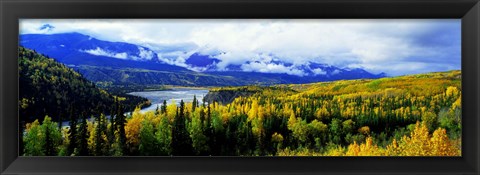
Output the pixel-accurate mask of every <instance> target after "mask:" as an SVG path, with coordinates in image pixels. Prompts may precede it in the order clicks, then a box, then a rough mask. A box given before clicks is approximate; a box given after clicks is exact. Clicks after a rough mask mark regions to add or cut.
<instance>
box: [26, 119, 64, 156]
mask: <svg viewBox="0 0 480 175" xmlns="http://www.w3.org/2000/svg"><path fill="white" fill-rule="evenodd" d="M61 143H62V134H61V132H60V130H59V129H58V125H57V123H55V122H52V119H51V118H50V117H48V116H45V118H44V120H43V122H42V124H41V125H40V123H39V122H38V120H35V121H34V122H33V123H32V124H29V125H28V126H27V129H26V135H25V137H24V144H25V147H24V149H25V150H24V153H25V155H26V156H56V155H57V154H58V148H59V146H60V144H61Z"/></svg>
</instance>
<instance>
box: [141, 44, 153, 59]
mask: <svg viewBox="0 0 480 175" xmlns="http://www.w3.org/2000/svg"><path fill="white" fill-rule="evenodd" d="M138 50H139V52H140V53H139V54H138V56H140V59H141V60H151V59H152V58H153V56H154V55H155V53H154V52H153V51H151V50H146V49H144V48H143V47H138Z"/></svg>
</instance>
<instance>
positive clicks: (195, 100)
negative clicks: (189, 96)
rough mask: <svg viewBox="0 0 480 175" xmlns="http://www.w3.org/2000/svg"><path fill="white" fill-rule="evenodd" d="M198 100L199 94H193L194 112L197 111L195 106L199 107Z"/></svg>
mask: <svg viewBox="0 0 480 175" xmlns="http://www.w3.org/2000/svg"><path fill="white" fill-rule="evenodd" d="M197 103H198V101H197V96H196V95H193V101H192V112H195V108H196V107H197V105H198V104H197Z"/></svg>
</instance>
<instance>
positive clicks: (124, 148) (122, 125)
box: [116, 105, 128, 155]
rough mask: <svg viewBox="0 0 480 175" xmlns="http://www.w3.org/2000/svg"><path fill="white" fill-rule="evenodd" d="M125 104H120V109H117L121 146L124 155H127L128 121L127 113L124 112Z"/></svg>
mask: <svg viewBox="0 0 480 175" xmlns="http://www.w3.org/2000/svg"><path fill="white" fill-rule="evenodd" d="M123 113H124V112H123V106H122V105H119V107H118V110H117V121H116V124H117V129H118V135H119V141H120V147H121V150H122V152H123V155H127V153H128V151H127V146H126V145H127V137H126V135H125V123H126V122H127V120H126V118H125V115H124V114H123Z"/></svg>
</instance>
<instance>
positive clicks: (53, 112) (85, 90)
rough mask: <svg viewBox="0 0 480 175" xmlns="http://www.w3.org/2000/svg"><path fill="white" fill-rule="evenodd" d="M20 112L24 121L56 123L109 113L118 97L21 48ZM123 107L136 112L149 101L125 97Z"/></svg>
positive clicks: (65, 68)
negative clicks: (81, 116)
mask: <svg viewBox="0 0 480 175" xmlns="http://www.w3.org/2000/svg"><path fill="white" fill-rule="evenodd" d="M18 62H19V91H20V93H19V109H20V110H19V112H20V118H21V120H23V121H33V120H34V119H37V118H43V117H45V115H49V116H50V117H53V119H54V120H55V121H64V120H66V119H69V117H70V115H71V112H70V111H69V110H70V108H72V110H73V112H72V113H73V115H74V116H80V115H86V116H91V115H93V114H98V113H100V112H103V113H109V112H110V110H111V108H112V107H111V106H113V104H114V103H115V102H114V98H115V96H114V95H112V94H110V93H108V92H106V91H105V90H102V89H100V88H98V87H96V85H95V84H94V83H92V82H91V81H89V80H87V79H85V78H84V77H83V76H82V75H81V74H79V73H78V72H75V71H74V70H72V69H71V68H68V67H67V66H65V65H63V64H61V63H58V62H57V61H55V60H54V59H52V58H48V57H45V56H43V55H41V54H38V53H37V52H35V51H32V50H29V49H25V48H23V47H20V48H19V58H18ZM121 97H123V98H121V99H124V100H123V101H122V103H123V105H125V106H126V108H127V109H134V107H135V106H136V105H138V104H139V103H145V102H146V99H143V98H140V97H134V96H127V95H122V96H121ZM82 113H83V114H82Z"/></svg>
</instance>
